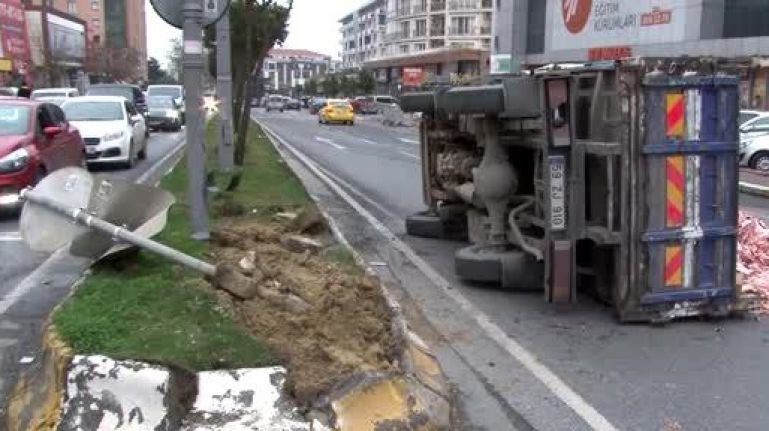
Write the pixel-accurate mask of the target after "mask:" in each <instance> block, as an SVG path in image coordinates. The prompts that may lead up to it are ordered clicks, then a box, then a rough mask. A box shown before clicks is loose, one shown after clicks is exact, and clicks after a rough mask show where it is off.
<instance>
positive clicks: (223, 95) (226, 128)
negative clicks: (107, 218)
mask: <svg viewBox="0 0 769 431" xmlns="http://www.w3.org/2000/svg"><path fill="white" fill-rule="evenodd" d="M231 61H232V60H231V48H230V14H229V8H228V11H227V12H226V13H225V14H224V17H223V18H222V19H220V20H219V22H217V23H216V92H217V94H218V96H219V120H220V123H219V124H220V126H219V145H218V147H217V148H218V152H219V168H220V169H221V170H222V171H225V172H228V171H231V170H232V168H233V165H234V148H233V145H232V71H231V69H232V62H231ZM246 103H250V102H249V101H246Z"/></svg>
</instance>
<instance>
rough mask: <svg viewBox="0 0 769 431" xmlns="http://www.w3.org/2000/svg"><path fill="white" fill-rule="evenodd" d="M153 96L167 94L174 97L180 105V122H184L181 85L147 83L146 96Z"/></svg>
mask: <svg viewBox="0 0 769 431" xmlns="http://www.w3.org/2000/svg"><path fill="white" fill-rule="evenodd" d="M155 96H168V97H171V98H173V99H174V102H176V104H177V105H179V107H180V111H181V116H182V117H181V120H182V124H184V123H185V117H186V115H184V114H185V107H184V97H185V95H184V87H183V86H181V85H149V86H147V94H146V98H150V97H155Z"/></svg>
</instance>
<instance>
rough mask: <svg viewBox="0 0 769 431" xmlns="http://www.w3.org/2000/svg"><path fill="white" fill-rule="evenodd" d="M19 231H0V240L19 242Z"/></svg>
mask: <svg viewBox="0 0 769 431" xmlns="http://www.w3.org/2000/svg"><path fill="white" fill-rule="evenodd" d="M21 240H22V238H21V233H19V232H0V242H19V241H21Z"/></svg>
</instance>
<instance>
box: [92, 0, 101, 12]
mask: <svg viewBox="0 0 769 431" xmlns="http://www.w3.org/2000/svg"><path fill="white" fill-rule="evenodd" d="M100 1H101V0H91V10H99V2H100Z"/></svg>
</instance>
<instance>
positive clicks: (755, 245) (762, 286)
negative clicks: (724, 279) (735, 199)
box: [737, 212, 769, 314]
mask: <svg viewBox="0 0 769 431" xmlns="http://www.w3.org/2000/svg"><path fill="white" fill-rule="evenodd" d="M738 227H739V230H738V233H737V236H738V245H737V251H738V260H737V272H738V273H739V274H740V275H741V276H742V277H741V278H742V290H743V291H744V292H749V293H755V294H756V295H758V297H759V298H760V300H761V312H762V313H765V314H769V226H767V224H766V222H764V221H763V220H761V219H760V218H758V217H753V216H750V215H748V214H745V213H743V212H740V215H739V222H738Z"/></svg>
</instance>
